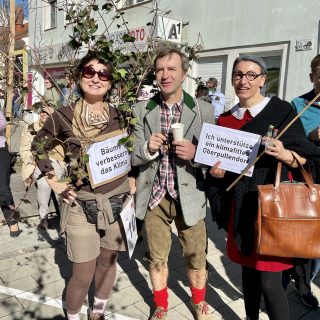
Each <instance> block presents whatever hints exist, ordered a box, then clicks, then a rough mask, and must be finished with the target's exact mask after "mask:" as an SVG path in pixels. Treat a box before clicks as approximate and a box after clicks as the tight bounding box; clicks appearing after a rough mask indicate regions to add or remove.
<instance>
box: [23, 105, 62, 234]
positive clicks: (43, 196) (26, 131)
mask: <svg viewBox="0 0 320 320" xmlns="http://www.w3.org/2000/svg"><path fill="white" fill-rule="evenodd" d="M32 107H33V109H35V110H36V112H37V113H38V114H39V120H37V121H36V122H34V123H33V124H31V125H26V126H25V127H24V128H23V129H22V131H21V140H20V158H21V160H22V166H21V177H22V180H23V182H24V184H25V186H26V187H27V188H29V187H30V186H31V185H32V183H35V184H36V185H37V199H38V206H39V215H40V223H39V225H38V228H40V229H43V230H46V229H48V213H49V201H50V197H51V188H50V186H49V185H48V182H47V180H46V178H45V177H44V176H42V177H40V176H41V172H40V169H39V168H38V167H37V165H36V163H35V160H34V157H33V155H32V152H31V143H32V141H33V138H34V137H35V135H36V134H37V132H38V131H39V130H40V129H41V128H42V126H43V125H44V123H45V122H46V120H47V119H48V117H49V115H50V114H52V113H53V112H54V108H53V107H52V106H49V105H45V104H43V103H42V102H36V103H35V104H34V105H33V106H32ZM49 158H50V160H51V164H52V166H53V167H54V170H55V173H56V175H57V178H58V179H61V178H62V177H63V176H64V174H65V164H64V161H63V160H64V150H63V148H62V146H61V144H57V145H56V146H55V148H53V149H52V151H50V153H49Z"/></svg>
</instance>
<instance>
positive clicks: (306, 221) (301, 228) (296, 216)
mask: <svg viewBox="0 0 320 320" xmlns="http://www.w3.org/2000/svg"><path fill="white" fill-rule="evenodd" d="M296 161H298V160H297V159H296ZM298 163H299V161H298ZM299 168H300V170H301V173H302V176H303V178H304V180H305V183H291V182H283V183H280V176H281V169H282V163H281V162H279V163H278V167H277V173H276V179H275V185H272V184H268V185H258V190H259V208H258V216H257V220H256V223H255V241H256V243H255V244H256V251H257V253H259V254H262V255H268V256H276V257H295V258H307V259H309V258H320V185H316V184H314V183H313V179H312V176H311V174H310V173H309V172H306V170H305V169H304V168H303V166H302V165H301V164H300V163H299Z"/></svg>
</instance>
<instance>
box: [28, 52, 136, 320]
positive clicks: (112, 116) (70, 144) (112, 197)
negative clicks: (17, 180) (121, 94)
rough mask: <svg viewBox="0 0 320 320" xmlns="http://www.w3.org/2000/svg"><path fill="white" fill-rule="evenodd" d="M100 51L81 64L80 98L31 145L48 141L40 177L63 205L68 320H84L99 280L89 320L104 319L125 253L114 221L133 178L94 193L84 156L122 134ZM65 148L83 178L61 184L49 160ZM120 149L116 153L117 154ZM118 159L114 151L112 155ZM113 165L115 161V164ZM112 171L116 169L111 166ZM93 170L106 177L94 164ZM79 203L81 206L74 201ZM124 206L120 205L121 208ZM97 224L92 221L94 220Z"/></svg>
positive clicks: (117, 178) (120, 177) (119, 177)
mask: <svg viewBox="0 0 320 320" xmlns="http://www.w3.org/2000/svg"><path fill="white" fill-rule="evenodd" d="M102 56H103V55H102V54H101V53H100V52H97V51H89V52H88V53H87V54H86V55H85V56H84V57H83V58H82V59H81V60H80V62H79V64H78V66H77V69H76V74H75V80H76V81H77V83H78V84H79V85H78V87H79V90H80V93H81V98H80V99H79V100H78V101H77V102H75V103H73V104H71V105H69V106H67V107H61V108H60V109H58V110H56V112H54V113H53V114H51V115H50V116H49V117H48V119H47V121H46V122H45V124H44V125H43V126H42V128H41V129H40V130H39V131H38V133H37V136H36V138H35V139H34V140H33V143H32V150H34V151H35V152H36V151H37V144H36V142H37V141H43V140H45V141H46V143H45V146H44V155H45V156H47V157H46V158H43V157H41V159H40V158H39V159H38V160H37V165H38V167H39V169H40V171H41V172H42V173H44V174H46V179H47V182H48V184H49V185H50V187H51V188H52V190H53V191H54V192H55V193H57V194H59V195H60V197H61V198H62V199H63V201H64V202H63V205H62V208H61V216H60V232H61V234H62V235H64V236H65V237H66V246H67V255H68V258H69V260H70V261H72V263H73V264H72V276H71V278H70V280H69V281H68V284H67V289H66V309H67V317H68V319H69V320H80V310H81V307H82V305H83V302H84V300H85V298H86V296H87V294H88V291H89V288H90V284H91V282H92V280H93V279H94V282H95V292H94V301H93V308H89V309H88V314H89V319H90V320H100V319H105V313H106V312H107V311H106V306H107V302H108V299H109V296H110V294H111V291H112V287H113V285H114V282H115V279H116V274H117V258H118V252H119V251H126V250H127V245H126V242H125V238H124V236H123V234H124V228H123V225H122V222H121V219H119V216H114V211H113V208H112V206H111V202H112V203H117V204H118V206H117V208H120V209H121V207H122V206H123V205H124V202H125V201H126V199H127V196H128V193H129V191H130V187H129V182H128V175H127V174H117V173H114V175H113V177H112V179H110V180H108V181H107V182H104V183H103V182H102V183H101V184H100V185H99V186H96V187H95V188H93V187H92V186H91V184H90V180H89V178H88V177H87V176H86V175H84V173H87V174H88V172H87V171H86V168H87V167H84V166H83V162H82V161H83V158H82V157H81V156H79V155H81V154H82V155H84V154H85V152H86V150H87V148H88V147H89V146H90V145H91V143H95V142H97V141H100V142H102V141H107V139H108V137H110V136H113V135H115V134H117V133H118V132H119V130H120V123H119V115H118V112H117V110H116V108H114V107H113V106H112V105H110V104H109V102H108V100H107V96H108V92H109V90H110V89H111V86H112V71H113V69H112V64H111V63H110V62H109V61H107V60H105V59H103V58H102ZM55 141H57V142H59V143H62V144H63V146H64V148H65V151H66V155H68V157H69V158H70V159H71V161H70V164H69V167H68V170H69V178H70V176H71V175H72V172H73V174H74V171H72V172H70V170H71V169H72V168H79V167H80V168H82V170H83V171H84V172H83V174H82V177H79V176H76V177H74V179H73V180H72V181H69V182H68V181H66V180H65V181H60V182H59V181H58V179H57V175H56V173H55V170H54V168H53V166H52V164H51V161H50V158H49V157H48V151H50V150H51V148H52V147H53V146H54V144H53V143H54V142H55ZM116 149H117V148H116ZM108 156H110V159H111V158H116V155H115V153H114V152H113V151H110V153H109V154H108ZM111 161H112V160H111ZM110 165H111V164H110ZM89 166H90V170H98V171H99V172H100V171H101V169H100V167H99V168H97V167H94V165H93V164H92V163H91V164H89ZM75 200H76V201H75ZM120 204H121V205H120ZM90 218H93V219H90Z"/></svg>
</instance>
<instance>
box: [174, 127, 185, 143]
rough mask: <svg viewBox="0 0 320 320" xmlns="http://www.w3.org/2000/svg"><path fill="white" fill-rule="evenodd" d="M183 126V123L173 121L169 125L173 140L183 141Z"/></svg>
mask: <svg viewBox="0 0 320 320" xmlns="http://www.w3.org/2000/svg"><path fill="white" fill-rule="evenodd" d="M183 127H184V125H183V123H173V124H172V125H171V130H172V134H173V140H176V141H183Z"/></svg>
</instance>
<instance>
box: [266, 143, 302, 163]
mask: <svg viewBox="0 0 320 320" xmlns="http://www.w3.org/2000/svg"><path fill="white" fill-rule="evenodd" d="M266 139H268V143H267V144H266V154H268V155H270V156H272V157H275V158H276V159H277V160H279V161H282V162H284V163H285V164H286V165H289V166H290V167H292V168H297V167H298V163H297V161H296V159H295V158H294V156H293V153H294V154H295V156H296V157H297V158H298V160H299V162H300V163H301V164H302V165H304V164H305V163H306V159H305V158H303V157H301V156H299V155H298V154H297V153H296V152H294V151H290V150H288V149H286V148H285V147H284V146H283V144H282V142H281V141H280V140H275V139H274V138H269V137H268V138H267V137H263V138H262V142H265V141H266Z"/></svg>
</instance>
